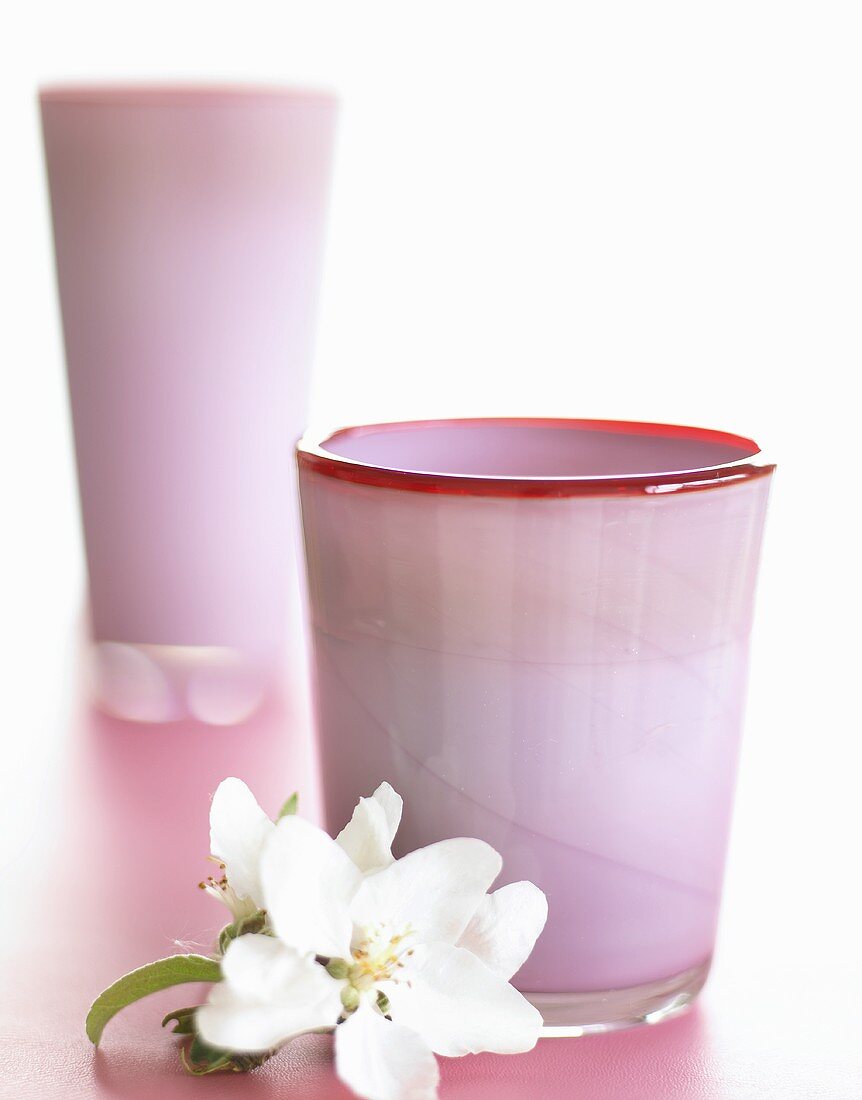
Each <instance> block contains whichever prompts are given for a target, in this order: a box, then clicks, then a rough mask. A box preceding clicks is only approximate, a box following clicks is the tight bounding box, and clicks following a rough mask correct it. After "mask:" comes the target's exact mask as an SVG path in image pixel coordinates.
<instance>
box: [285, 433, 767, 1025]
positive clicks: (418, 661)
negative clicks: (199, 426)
mask: <svg viewBox="0 0 862 1100" xmlns="http://www.w3.org/2000/svg"><path fill="white" fill-rule="evenodd" d="M298 453H299V468H300V490H301V499H302V512H303V524H304V529H305V539H306V553H307V561H308V578H309V591H310V600H311V616H312V624H313V639H314V654H315V677H316V699H317V714H318V728H319V738H320V750H321V755H322V768H323V780H324V793H325V801H326V813H327V818H328V825H329V826H330V827H331V828H340V827H341V826H342V825H343V823H344V822H345V821H346V820H348V818H349V817H350V813H351V810H352V808H353V805H354V803H355V801H356V799H357V797H358V796H359V795H363V794H368V793H370V792H371V791H372V790H373V789H374V788H375V787H376V785H377V784H378V783H379V782H380V781H381V780H383V779H387V780H389V782H391V783H392V784H393V785H394V786H395V787H396V789H397V790H398V791H400V793H401V794H402V795H403V796H404V798H405V814H404V822H403V825H402V827H401V830H400V833H399V837H398V849H399V850H400V851H405V850H409V849H412V848H415V847H416V846H418V845H424V844H428V843H429V842H432V841H435V840H439V839H443V838H445V837H451V836H458V835H463V836H477V837H482V838H483V839H485V840H487V841H488V842H489V843H490V844H492V845H493V846H494V847H495V848H497V849H498V850H499V851H500V852H501V854H502V855H503V858H504V875H505V881H516V880H519V879H531V880H532V881H534V882H536V883H537V884H538V885H539V886H540V887H541V888H542V889H543V890H544V891H545V892H546V894H547V895H548V902H549V906H550V915H549V918H548V924H547V927H546V929H545V931H544V933H543V935H542V936H541V938H540V939H539V942H538V944H537V946H536V948H535V950H534V952H533V954H532V956H531V957H530V959H529V960H528V961H527V963H526V964H525V966H524V967H523V968H522V970H521V971H520V972H519V974H518V975H517V977H516V979H515V984H516V985H517V986H518V987H519V988H520V989H522V990H523V991H524V992H525V993H527V994H528V996H529V997H530V998H531V999H532V1000H533V1001H534V1003H535V1004H536V1005H537V1006H538V1007H539V1008H540V1009H541V1010H542V1012H543V1014H544V1016H545V1020H546V1023H547V1024H548V1025H551V1026H557V1027H562V1028H568V1029H573V1030H576V1031H577V1030H580V1029H584V1030H601V1029H605V1028H609V1027H615V1026H621V1025H625V1024H629V1023H635V1022H639V1021H642V1020H650V1021H652V1020H655V1019H659V1018H661V1016H662V1015H665V1014H668V1013H669V1012H672V1011H674V1010H676V1009H678V1008H679V1007H681V1006H682V1005H684V1004H685V1003H687V1002H688V1001H690V1000H691V999H692V998H693V997H694V996H695V995H696V994H697V992H698V990H699V989H700V988H701V986H702V985H703V983H704V981H705V979H706V975H707V972H708V970H709V966H710V961H711V957H712V952H713V944H714V940H715V932H716V919H717V916H718V909H719V900H720V895H721V883H722V873H723V867H724V858H725V848H726V842H727V834H728V826H729V821H730V814H731V805H732V801H733V789H734V780H735V772H736V760H737V748H738V744H739V734H740V726H741V722H742V712H743V703H744V696H745V683H746V672H747V664H748V636H749V630H750V627H751V619H752V602H753V595H754V587H755V579H756V574H757V564H758V555H759V550H760V541H761V532H762V528H763V521H764V516H765V511H766V501H767V494H768V492H769V484H770V481H771V476H770V475H771V473H772V470H773V467H772V466H771V465H769V464H768V463H766V462H764V460H763V459H762V457H761V456H760V454H759V450H758V447H757V445H756V444H755V443H753V442H752V441H751V440H748V439H743V438H741V437H739V436H734V435H728V434H725V433H722V432H714V431H706V430H703V429H697V428H684V427H672V426H668V425H657V424H637V423H623V422H616V421H612V422H605V421H577V420H463V421H429V422H417V423H406V424H386V425H374V426H369V427H363V428H352V429H347V430H344V431H339V432H336V433H334V434H333V435H331V436H329V438H327V439H324V440H320V439H317V438H315V437H306V439H305V440H303V441H302V442H301V443H300V445H299V452H298Z"/></svg>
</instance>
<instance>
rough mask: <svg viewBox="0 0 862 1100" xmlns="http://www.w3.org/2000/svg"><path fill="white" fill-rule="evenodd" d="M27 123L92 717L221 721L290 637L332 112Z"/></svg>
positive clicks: (121, 90) (71, 103) (111, 112)
mask: <svg viewBox="0 0 862 1100" xmlns="http://www.w3.org/2000/svg"><path fill="white" fill-rule="evenodd" d="M41 105H42V121H43V130H44V138H45V157H46V164H47V170H48V178H49V183H50V189H51V206H52V211H53V223H54V241H55V246H56V254H57V277H58V284H59V291H60V302H61V305H62V312H63V329H64V336H65V345H66V361H67V365H68V375H69V393H70V397H71V405H72V414H73V420H74V427H75V449H76V454H77V461H78V481H79V486H80V495H81V511H82V515H83V521H84V534H85V539H86V546H87V563H88V570H89V588H90V610H91V615H92V628H93V635H94V640H95V642H96V643H97V644H96V646H95V650H94V655H95V662H94V663H95V672H96V677H95V681H96V692H97V697H98V700H99V702H100V703H101V704H102V705H103V706H104V707H106V708H107V709H108V710H110V711H111V712H112V713H115V714H118V715H121V716H122V717H126V718H134V719H138V720H142V721H151V722H156V721H169V720H173V719H183V718H187V717H189V716H193V717H196V718H199V719H201V720H203V721H207V722H215V723H220V724H230V723H233V722H236V721H239V720H241V719H243V718H245V717H247V716H248V713H249V712H250V711H251V710H253V709H254V708H255V707H256V706H258V705H259V704H260V702H261V696H262V692H263V689H264V683H265V681H267V680H268V679H269V678H270V673H272V674H274V675H277V673H278V670H279V669H280V667H281V664H282V662H283V658H284V652H283V651H284V650H285V648H287V647H288V646H289V645H290V642H291V638H292V636H294V635H297V634H298V620H299V615H298V603H299V601H298V595H299V586H298V578H297V575H296V553H295V544H298V541H299V539H298V528H299V517H298V514H297V512H296V508H295V501H294V496H295V477H294V476H293V470H292V469H291V468H290V461H289V458H290V451H291V449H292V443H293V440H294V439H296V437H297V436H298V435H299V433H300V432H301V431H302V428H303V427H304V425H305V421H306V395H307V391H308V383H309V377H310V369H311V355H312V338H313V332H314V319H315V306H316V298H317V289H318V282H319V274H320V268H321V257H322V251H323V234H324V226H325V220H326V207H327V197H328V191H329V178H330V164H331V159H332V147H333V134H334V126H335V115H336V104H335V101H334V100H333V98H332V97H331V96H327V95H322V94H319V93H311V92H305V91H301V90H296V89H290V88H277V87H276V88H266V87H263V88H256V87H242V86H240V87H234V86H228V87H194V86H191V87H162V86H151V87H122V86H120V87H85V86H84V87H81V86H77V87H75V86H73V87H59V88H46V89H44V90H43V91H42V93H41Z"/></svg>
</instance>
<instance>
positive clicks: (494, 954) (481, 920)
mask: <svg viewBox="0 0 862 1100" xmlns="http://www.w3.org/2000/svg"><path fill="white" fill-rule="evenodd" d="M547 919H548V901H547V898H546V897H545V895H544V894H543V893H542V891H541V890H540V889H539V888H538V886H534V885H533V883H532V882H511V883H509V885H508V886H502V887H501V888H500V889H499V890H495V891H494V893H493V894H486V895H485V897H484V898H483V899H482V902H481V904H480V905H479V908H478V909H477V910H476V912H475V913H474V914H473V919H472V920H471V921H470V923H469V924H468V925H467V927H466V929H465V930H464V934H463V935H462V936H461V938H460V940H458V947H463V948H465V949H466V950H467V951H472V952H473V954H474V955H476V956H477V957H478V958H480V959H481V960H482V962H483V963H484V964H485V965H486V966H488V967H490V968H491V970H493V971H494V973H495V974H499V975H500V977H501V978H505V979H506V981H508V980H509V978H511V977H512V975H513V974H514V973H515V972H516V971H518V970H520V969H521V967H522V966H523V965H524V963H525V962H526V960H527V956H528V955H529V954H530V952H531V951H532V950H533V945H534V944H535V942H536V940H537V939H538V937H539V933H540V932H541V931H542V929H543V928H544V927H545V921H546V920H547Z"/></svg>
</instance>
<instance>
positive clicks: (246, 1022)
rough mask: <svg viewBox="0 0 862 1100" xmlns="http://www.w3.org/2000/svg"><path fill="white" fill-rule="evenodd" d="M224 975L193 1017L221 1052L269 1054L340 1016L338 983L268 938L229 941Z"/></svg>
mask: <svg viewBox="0 0 862 1100" xmlns="http://www.w3.org/2000/svg"><path fill="white" fill-rule="evenodd" d="M222 975H223V980H222V981H221V982H220V983H219V984H218V985H215V986H213V988H212V991H211V993H210V997H209V1002H208V1003H207V1004H205V1005H204V1006H203V1007H202V1008H199V1009H198V1011H197V1013H196V1015H195V1024H196V1027H197V1030H198V1032H199V1034H200V1036H201V1038H202V1039H203V1041H204V1042H205V1043H208V1044H209V1045H210V1046H213V1047H217V1048H220V1049H222V1050H235V1051H242V1052H249V1053H251V1052H261V1051H265V1050H271V1049H272V1048H273V1047H276V1046H278V1045H279V1044H280V1043H283V1042H286V1041H287V1040H288V1039H290V1038H292V1037H293V1036H295V1035H300V1034H302V1032H304V1031H313V1030H315V1029H317V1028H324V1027H334V1026H335V1024H336V1022H337V1020H338V1017H339V1015H340V1013H341V998H340V983H339V982H336V981H334V980H333V979H332V978H330V977H329V975H328V974H327V973H326V971H325V970H324V969H323V967H322V966H320V965H319V964H318V963H316V962H315V961H314V960H313V959H312V958H310V957H308V956H304V955H300V954H299V953H298V952H296V951H293V950H292V949H291V948H289V947H285V945H284V944H283V943H280V942H279V941H278V940H276V939H273V938H272V936H264V935H253V934H250V935H246V936H239V937H238V938H237V939H235V940H233V941H232V942H231V944H230V946H229V947H228V949H227V952H226V953H225V956H224V959H223V960H222Z"/></svg>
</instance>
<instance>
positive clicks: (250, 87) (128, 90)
mask: <svg viewBox="0 0 862 1100" xmlns="http://www.w3.org/2000/svg"><path fill="white" fill-rule="evenodd" d="M38 95H39V102H40V103H41V104H43V105H44V104H63V105H64V106H94V107H99V106H102V107H218V106H227V105H234V104H236V105H237V106H242V105H249V106H251V105H258V104H261V103H270V102H271V103H289V102H291V101H293V102H296V103H320V104H321V105H326V106H331V107H334V106H337V104H338V96H337V95H336V94H335V93H334V92H332V91H329V90H327V89H325V88H311V87H305V86H301V85H291V84H277V83H273V84H254V83H243V82H241V81H239V82H237V83H233V82H231V81H224V82H218V81H213V82H206V81H202V82H199V83H196V82H194V81H189V82H183V81H177V82H175V83H171V82H159V81H152V82H149V81H145V80H142V81H129V82H128V83H124V82H111V81H105V82H104V83H99V82H87V81H82V82H81V83H76V82H75V81H68V82H65V81H63V82H58V83H56V84H53V83H52V84H44V85H42V86H41V87H40V88H39V89H38Z"/></svg>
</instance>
